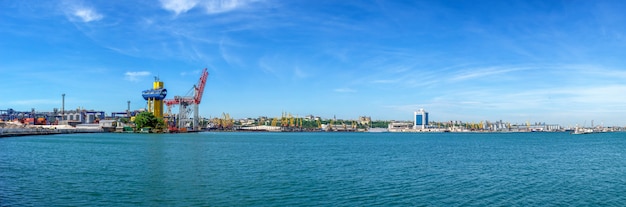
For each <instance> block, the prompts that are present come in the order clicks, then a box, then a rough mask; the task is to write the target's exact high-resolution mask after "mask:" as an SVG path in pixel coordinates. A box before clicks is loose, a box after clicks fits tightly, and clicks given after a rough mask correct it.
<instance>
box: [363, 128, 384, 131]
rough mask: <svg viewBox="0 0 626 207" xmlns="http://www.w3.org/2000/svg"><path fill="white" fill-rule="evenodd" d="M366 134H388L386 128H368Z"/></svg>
mask: <svg viewBox="0 0 626 207" xmlns="http://www.w3.org/2000/svg"><path fill="white" fill-rule="evenodd" d="M367 132H389V129H387V128H368V129H367Z"/></svg>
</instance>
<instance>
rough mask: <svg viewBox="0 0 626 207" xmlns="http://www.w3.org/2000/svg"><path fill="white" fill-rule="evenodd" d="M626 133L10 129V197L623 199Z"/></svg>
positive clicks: (431, 201) (32, 201)
mask: <svg viewBox="0 0 626 207" xmlns="http://www.w3.org/2000/svg"><path fill="white" fill-rule="evenodd" d="M625 152H626V134H624V133H605V134H588V135H570V134H567V133H322V132H320V133H207V132H204V133H189V134H113V133H111V134H66V135H52V136H30V137H15V138H4V139H0V206H625V205H626V155H625V154H624V153H625Z"/></svg>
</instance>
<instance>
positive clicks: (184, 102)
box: [163, 68, 209, 131]
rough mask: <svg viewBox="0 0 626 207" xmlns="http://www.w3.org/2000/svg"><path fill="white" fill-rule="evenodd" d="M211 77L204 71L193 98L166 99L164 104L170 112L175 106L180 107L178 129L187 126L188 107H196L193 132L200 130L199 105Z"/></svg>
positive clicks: (194, 108)
mask: <svg viewBox="0 0 626 207" xmlns="http://www.w3.org/2000/svg"><path fill="white" fill-rule="evenodd" d="M208 77H209V72H207V69H206V68H205V69H204V70H203V71H202V75H201V76H200V80H198V84H196V85H194V86H193V88H192V90H193V96H174V99H165V100H163V103H165V105H167V108H168V111H169V109H170V108H171V107H172V106H173V105H178V106H179V113H178V116H177V120H176V121H177V126H178V129H183V128H184V127H185V126H184V125H185V121H186V120H187V119H188V118H187V113H188V111H187V106H189V105H194V107H193V112H194V117H193V130H196V131H197V130H200V127H199V126H198V122H199V116H198V105H200V102H201V101H202V94H203V93H204V85H205V84H206V79H207V78H208ZM175 130H176V129H175Z"/></svg>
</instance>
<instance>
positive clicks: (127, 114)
mask: <svg viewBox="0 0 626 207" xmlns="http://www.w3.org/2000/svg"><path fill="white" fill-rule="evenodd" d="M126 116H128V117H130V101H128V109H126Z"/></svg>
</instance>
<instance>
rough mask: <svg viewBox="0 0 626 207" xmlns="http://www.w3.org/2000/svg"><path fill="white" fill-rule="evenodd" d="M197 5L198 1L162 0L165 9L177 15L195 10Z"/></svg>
mask: <svg viewBox="0 0 626 207" xmlns="http://www.w3.org/2000/svg"><path fill="white" fill-rule="evenodd" d="M197 4H198V1H197V0H161V6H162V7H163V9H165V10H168V11H171V12H174V13H175V14H176V15H178V14H180V13H185V12H187V11H189V10H191V9H193V8H194V7H195V6H196V5H197Z"/></svg>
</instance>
